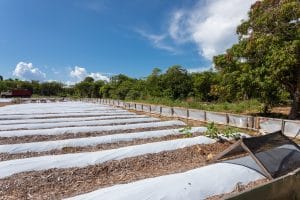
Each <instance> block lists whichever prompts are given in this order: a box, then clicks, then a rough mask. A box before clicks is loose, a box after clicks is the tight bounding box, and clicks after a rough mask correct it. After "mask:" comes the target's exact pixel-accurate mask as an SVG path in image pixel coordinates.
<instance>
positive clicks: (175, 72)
mask: <svg viewBox="0 0 300 200" xmlns="http://www.w3.org/2000/svg"><path fill="white" fill-rule="evenodd" d="M161 81H162V87H163V90H164V91H163V94H164V96H165V97H167V98H170V99H174V100H175V99H183V98H186V97H187V96H188V95H189V93H190V92H191V88H192V87H191V86H192V83H191V79H190V77H189V75H188V73H187V70H186V69H183V68H182V67H181V66H178V65H175V66H172V67H170V68H169V69H168V70H167V72H166V73H165V74H163V75H162V76H161Z"/></svg>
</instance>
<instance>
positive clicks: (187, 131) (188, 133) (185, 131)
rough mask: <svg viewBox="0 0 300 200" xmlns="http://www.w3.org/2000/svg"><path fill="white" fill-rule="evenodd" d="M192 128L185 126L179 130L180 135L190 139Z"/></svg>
mask: <svg viewBox="0 0 300 200" xmlns="http://www.w3.org/2000/svg"><path fill="white" fill-rule="evenodd" d="M191 130H192V127H191V126H186V127H184V128H183V129H181V130H179V132H180V133H183V134H184V136H185V137H192V136H193V133H192V132H191Z"/></svg>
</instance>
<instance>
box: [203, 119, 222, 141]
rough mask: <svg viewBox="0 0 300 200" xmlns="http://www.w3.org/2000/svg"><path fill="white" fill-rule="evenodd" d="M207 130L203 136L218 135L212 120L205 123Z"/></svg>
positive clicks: (213, 136)
mask: <svg viewBox="0 0 300 200" xmlns="http://www.w3.org/2000/svg"><path fill="white" fill-rule="evenodd" d="M206 128H207V130H206V132H205V136H207V137H210V138H212V139H214V138H217V137H218V135H219V130H218V128H217V127H216V125H215V123H214V122H211V123H209V124H208V125H207V127H206Z"/></svg>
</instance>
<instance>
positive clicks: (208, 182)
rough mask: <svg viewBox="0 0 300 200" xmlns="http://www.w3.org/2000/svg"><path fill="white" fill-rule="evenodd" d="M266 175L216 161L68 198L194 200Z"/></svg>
mask: <svg viewBox="0 0 300 200" xmlns="http://www.w3.org/2000/svg"><path fill="white" fill-rule="evenodd" d="M262 178H264V176H262V175H261V174H259V173H258V172H256V171H254V170H251V169H249V168H246V167H243V166H240V165H234V164H228V163H217V164H212V165H207V166H204V167H201V168H197V169H194V170H190V171H187V172H184V173H178V174H171V175H166V176H159V177H155V178H149V179H144V180H140V181H136V182H132V183H128V184H120V185H114V186H112V187H107V188H103V189H99V190H96V191H94V192H90V193H87V194H83V195H79V196H75V197H72V198H68V200H97V199H101V200H123V199H130V200H161V199H163V200H195V199H206V198H208V197H210V196H214V195H219V194H223V193H228V192H231V191H233V190H234V188H235V186H236V184H237V183H239V182H240V183H242V184H247V183H249V182H251V181H256V180H259V179H262Z"/></svg>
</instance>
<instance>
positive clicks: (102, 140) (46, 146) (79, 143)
mask: <svg viewBox="0 0 300 200" xmlns="http://www.w3.org/2000/svg"><path fill="white" fill-rule="evenodd" d="M180 130H182V129H168V130H157V131H145V132H136V133H130V134H128V133H120V134H114V135H105V136H99V137H88V138H75V139H67V140H55V141H46V142H32V143H22V144H7V145H0V153H10V154H14V153H25V152H43V151H50V150H54V149H62V148H64V147H85V146H96V145H99V144H107V143H116V142H126V141H132V140H135V139H147V138H158V137H164V136H168V135H180V134H183V133H182V132H180ZM205 131H206V128H205V127H193V128H192V129H191V130H190V132H191V133H195V132H205Z"/></svg>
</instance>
